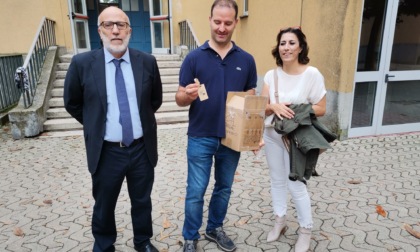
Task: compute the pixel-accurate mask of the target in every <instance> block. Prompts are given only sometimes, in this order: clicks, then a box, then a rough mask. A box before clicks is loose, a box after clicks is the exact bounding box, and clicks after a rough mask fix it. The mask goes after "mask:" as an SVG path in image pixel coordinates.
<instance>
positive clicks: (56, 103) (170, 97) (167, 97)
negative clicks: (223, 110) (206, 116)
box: [48, 89, 175, 108]
mask: <svg viewBox="0 0 420 252" xmlns="http://www.w3.org/2000/svg"><path fill="white" fill-rule="evenodd" d="M51 92H52V93H54V94H58V93H60V92H61V93H62V92H63V90H62V89H61V90H60V89H53V91H51ZM162 101H163V102H173V101H175V93H172V92H171V93H163V95H162ZM48 105H49V107H50V108H55V107H64V100H63V96H62V95H61V96H60V95H56V96H52V98H51V99H50V100H49V102H48Z"/></svg>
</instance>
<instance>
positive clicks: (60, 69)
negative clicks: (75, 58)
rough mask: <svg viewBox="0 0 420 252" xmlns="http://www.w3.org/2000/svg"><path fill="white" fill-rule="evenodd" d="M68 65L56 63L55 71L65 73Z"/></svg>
mask: <svg viewBox="0 0 420 252" xmlns="http://www.w3.org/2000/svg"><path fill="white" fill-rule="evenodd" d="M69 66H70V63H58V64H57V71H67V70H69Z"/></svg>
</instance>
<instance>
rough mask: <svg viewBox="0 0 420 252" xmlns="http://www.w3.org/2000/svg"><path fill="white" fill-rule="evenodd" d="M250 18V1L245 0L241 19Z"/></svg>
mask: <svg viewBox="0 0 420 252" xmlns="http://www.w3.org/2000/svg"><path fill="white" fill-rule="evenodd" d="M247 16H248V0H243V12H242V15H241V17H247Z"/></svg>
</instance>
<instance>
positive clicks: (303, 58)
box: [271, 27, 309, 66]
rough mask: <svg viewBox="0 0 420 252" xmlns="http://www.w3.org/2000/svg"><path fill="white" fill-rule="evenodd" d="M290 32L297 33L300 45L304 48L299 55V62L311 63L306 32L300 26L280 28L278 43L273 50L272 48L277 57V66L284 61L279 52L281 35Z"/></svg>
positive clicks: (272, 52) (274, 55)
mask: <svg viewBox="0 0 420 252" xmlns="http://www.w3.org/2000/svg"><path fill="white" fill-rule="evenodd" d="M288 32H290V33H293V34H295V35H296V37H297V38H298V40H299V46H300V48H302V51H301V52H300V53H299V57H298V61H299V63H300V64H304V65H306V64H308V63H309V57H308V53H309V47H308V43H307V42H306V36H305V34H304V33H303V32H302V30H301V29H300V28H294V27H289V28H286V29H281V30H280V32H279V33H278V34H277V45H276V46H275V47H274V48H273V50H271V54H272V55H273V57H274V58H275V59H276V64H277V66H283V61H282V60H281V57H280V52H279V46H280V39H281V36H283V34H285V33H288Z"/></svg>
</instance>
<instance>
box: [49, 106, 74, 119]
mask: <svg viewBox="0 0 420 252" xmlns="http://www.w3.org/2000/svg"><path fill="white" fill-rule="evenodd" d="M47 118H48V119H58V118H71V115H70V114H69V113H68V112H67V111H66V109H65V108H63V107H59V108H49V109H48V110H47Z"/></svg>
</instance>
